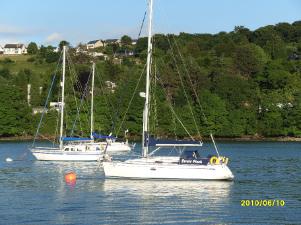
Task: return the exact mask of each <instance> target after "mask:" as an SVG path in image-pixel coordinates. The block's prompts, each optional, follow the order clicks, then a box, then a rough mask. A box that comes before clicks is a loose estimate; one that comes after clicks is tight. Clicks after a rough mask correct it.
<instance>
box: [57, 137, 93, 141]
mask: <svg viewBox="0 0 301 225" xmlns="http://www.w3.org/2000/svg"><path fill="white" fill-rule="evenodd" d="M92 140H93V139H91V138H84V137H62V141H92Z"/></svg>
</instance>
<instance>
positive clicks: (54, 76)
mask: <svg viewBox="0 0 301 225" xmlns="http://www.w3.org/2000/svg"><path fill="white" fill-rule="evenodd" d="M61 59H62V54H61V55H60V58H59V61H58V63H57V65H56V69H55V72H54V75H53V78H52V82H51V85H50V88H49V91H48V95H47V98H46V101H45V104H44V110H43V113H42V115H41V118H40V121H39V124H38V128H37V130H36V133H35V136H34V139H33V142H32V147H34V145H35V142H36V138H37V136H38V135H39V130H40V127H41V124H42V121H43V118H44V115H45V113H46V109H47V105H48V101H49V98H50V96H51V93H52V88H53V85H54V81H55V78H56V76H57V73H58V70H59V65H60V61H61Z"/></svg>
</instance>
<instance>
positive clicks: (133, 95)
mask: <svg viewBox="0 0 301 225" xmlns="http://www.w3.org/2000/svg"><path fill="white" fill-rule="evenodd" d="M145 69H146V64H145V65H144V67H143V70H142V71H141V74H140V77H139V80H138V82H137V84H136V87H135V89H134V92H133V94H132V97H131V100H130V102H129V104H128V107H127V109H126V110H125V112H124V114H123V117H122V120H121V124H120V126H119V128H118V130H117V132H116V136H118V134H119V132H120V129H121V127H122V125H123V123H124V121H125V116H126V115H127V112H128V110H129V108H130V106H131V104H132V101H133V99H134V97H135V94H136V91H137V89H138V86H139V84H140V81H141V78H142V75H143V73H144V71H145Z"/></svg>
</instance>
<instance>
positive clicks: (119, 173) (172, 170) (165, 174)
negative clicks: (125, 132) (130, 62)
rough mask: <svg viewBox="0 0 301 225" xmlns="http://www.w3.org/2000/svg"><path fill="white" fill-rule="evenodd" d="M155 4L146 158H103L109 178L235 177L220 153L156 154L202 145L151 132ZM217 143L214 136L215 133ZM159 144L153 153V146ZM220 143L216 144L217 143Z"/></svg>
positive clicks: (146, 108)
mask: <svg viewBox="0 0 301 225" xmlns="http://www.w3.org/2000/svg"><path fill="white" fill-rule="evenodd" d="M152 8H153V1H152V0H149V10H148V13H149V23H148V51H147V52H148V54H147V73H146V92H145V105H144V111H143V134H142V137H143V141H142V146H143V147H142V158H137V159H129V160H126V161H123V162H122V161H112V160H111V158H110V157H106V158H105V160H104V162H103V167H104V173H105V176H106V177H108V178H130V179H172V180H232V179H233V178H234V176H233V174H232V172H231V170H230V169H229V167H228V166H227V160H225V158H224V157H220V156H219V153H218V151H217V148H216V151H217V156H213V157H211V158H200V157H199V155H198V151H195V150H193V151H187V150H185V151H183V152H182V155H181V156H178V157H175V156H154V155H153V154H154V152H156V151H158V150H159V149H161V148H163V147H173V148H174V147H180V148H186V147H194V148H197V147H201V146H202V142H197V141H158V140H154V139H152V138H151V137H150V135H149V102H150V97H149V95H150V70H151V56H152ZM211 138H212V141H213V144H214V146H215V143H214V140H213V137H212V135H211ZM150 146H153V147H157V148H156V149H155V150H154V151H153V152H152V153H149V152H148V151H149V147H150ZM215 147H216V146H215Z"/></svg>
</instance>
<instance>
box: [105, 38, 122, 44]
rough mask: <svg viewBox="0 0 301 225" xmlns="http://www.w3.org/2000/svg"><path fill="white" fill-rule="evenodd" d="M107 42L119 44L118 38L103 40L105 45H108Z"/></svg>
mask: <svg viewBox="0 0 301 225" xmlns="http://www.w3.org/2000/svg"><path fill="white" fill-rule="evenodd" d="M108 44H118V45H119V44H120V40H119V39H107V40H105V45H108Z"/></svg>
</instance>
